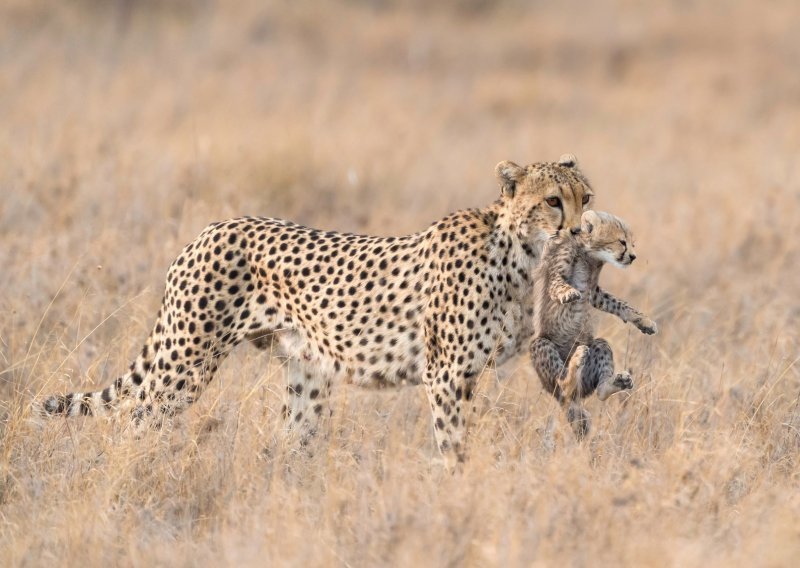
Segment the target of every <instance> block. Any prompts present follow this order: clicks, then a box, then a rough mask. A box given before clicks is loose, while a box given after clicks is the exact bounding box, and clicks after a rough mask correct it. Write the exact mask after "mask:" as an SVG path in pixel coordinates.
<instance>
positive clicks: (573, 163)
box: [558, 154, 578, 168]
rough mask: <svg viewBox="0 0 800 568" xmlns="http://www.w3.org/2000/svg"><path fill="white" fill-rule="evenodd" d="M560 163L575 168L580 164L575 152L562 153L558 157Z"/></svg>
mask: <svg viewBox="0 0 800 568" xmlns="http://www.w3.org/2000/svg"><path fill="white" fill-rule="evenodd" d="M558 165H559V166H564V167H565V168H575V167H577V166H578V158H576V157H575V155H574V154H561V157H560V158H559V159H558Z"/></svg>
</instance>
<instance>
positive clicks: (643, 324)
mask: <svg viewBox="0 0 800 568" xmlns="http://www.w3.org/2000/svg"><path fill="white" fill-rule="evenodd" d="M633 325H635V326H636V327H638V328H639V331H641V332H642V333H646V334H647V335H654V334H656V333H658V326H657V325H656V322H654V321H653V320H651V319H650V318H642V319H640V320H636V321H635V322H633Z"/></svg>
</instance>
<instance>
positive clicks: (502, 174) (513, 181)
mask: <svg viewBox="0 0 800 568" xmlns="http://www.w3.org/2000/svg"><path fill="white" fill-rule="evenodd" d="M494 173H495V175H497V181H499V182H500V192H501V193H502V194H503V195H505V196H508V197H514V193H515V192H516V190H517V183H518V182H520V181H521V180H522V179H523V178H524V177H525V168H522V167H520V166H518V165H517V164H515V163H514V162H511V161H509V160H504V161H502V162H500V163H499V164H497V167H496V168H495V169H494Z"/></svg>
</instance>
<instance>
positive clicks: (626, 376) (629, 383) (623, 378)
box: [611, 371, 633, 391]
mask: <svg viewBox="0 0 800 568" xmlns="http://www.w3.org/2000/svg"><path fill="white" fill-rule="evenodd" d="M611 384H612V385H614V387H615V388H617V389H618V390H621V391H623V390H631V389H632V388H633V377H631V374H630V372H628V371H625V372H624V373H617V376H616V377H614V381H613V382H612V383H611Z"/></svg>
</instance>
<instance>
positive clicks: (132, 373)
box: [33, 314, 162, 416]
mask: <svg viewBox="0 0 800 568" xmlns="http://www.w3.org/2000/svg"><path fill="white" fill-rule="evenodd" d="M160 319H161V318H160V314H159V320H160ZM161 331H162V328H161V325H160V324H156V326H155V329H154V330H153V332H152V333H151V334H150V337H148V338H147V341H146V342H145V344H144V347H143V348H142V351H141V353H139V355H138V356H137V357H136V360H135V361H134V362H133V363H132V364H131V366H130V367H129V369H128V372H127V373H125V374H124V375H122V376H121V377H119V378H117V379H116V380H115V381H114V382H113V383H112V384H110V385H108V386H107V387H106V388H104V389H103V390H100V391H94V392H72V393H68V394H59V395H52V396H49V397H47V398H45V399H43V400H39V401H34V403H33V411H34V413H35V414H36V415H38V416H95V415H102V414H106V413H107V412H109V411H112V410H114V409H116V408H117V407H119V405H120V404H121V403H122V402H124V401H125V400H129V399H130V398H131V397H132V396H135V394H136V392H137V391H138V390H140V389H139V388H138V387H139V385H141V384H142V383H143V382H144V379H145V377H146V376H147V374H148V372H149V371H150V369H151V367H152V365H153V360H154V359H155V355H156V352H157V351H158V348H159V346H160V342H159V341H158V338H159V337H160V336H161Z"/></svg>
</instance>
